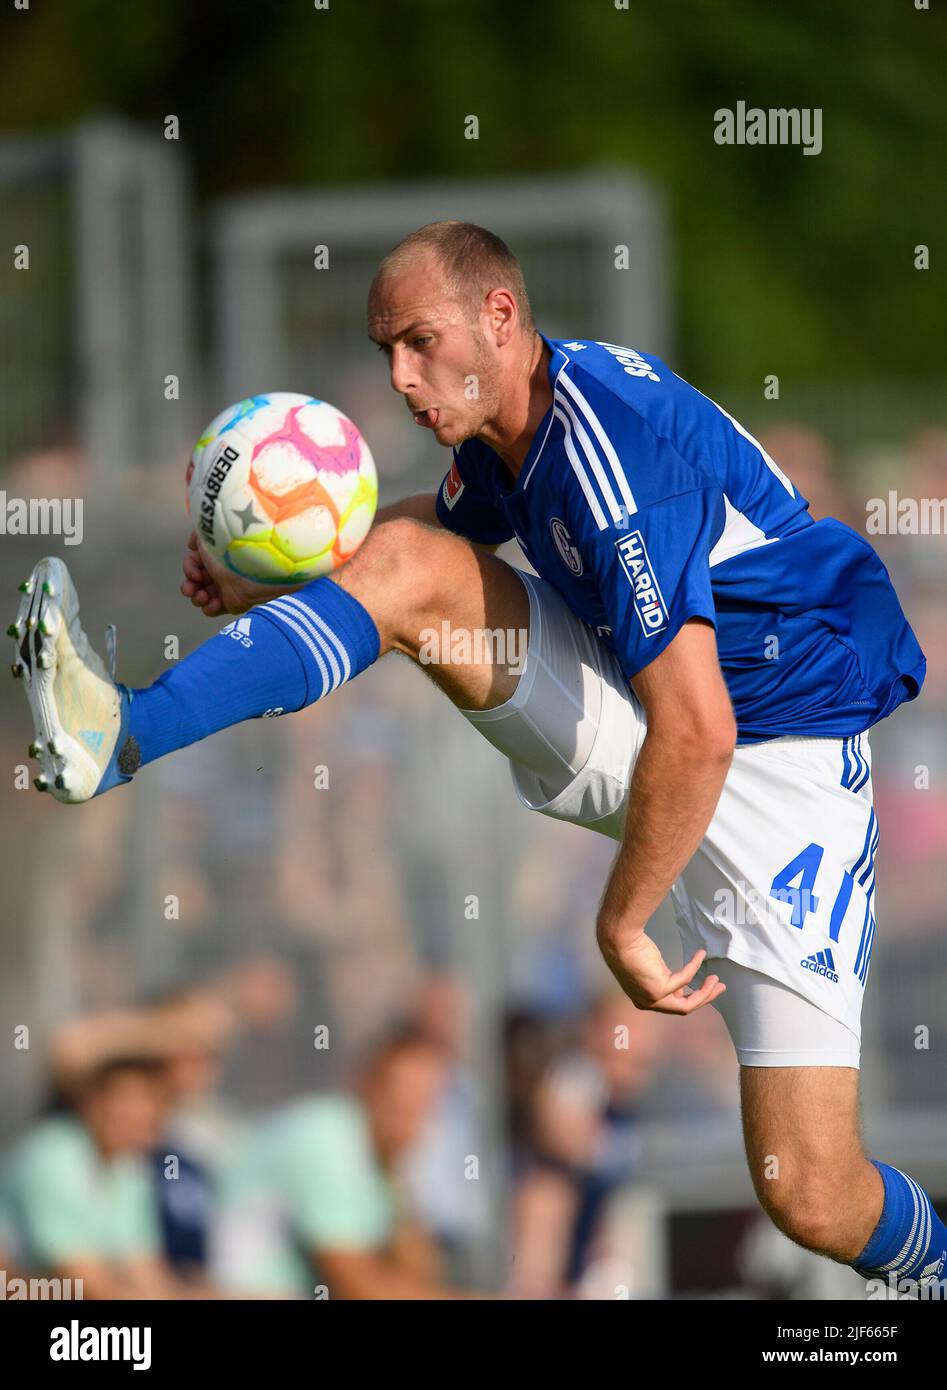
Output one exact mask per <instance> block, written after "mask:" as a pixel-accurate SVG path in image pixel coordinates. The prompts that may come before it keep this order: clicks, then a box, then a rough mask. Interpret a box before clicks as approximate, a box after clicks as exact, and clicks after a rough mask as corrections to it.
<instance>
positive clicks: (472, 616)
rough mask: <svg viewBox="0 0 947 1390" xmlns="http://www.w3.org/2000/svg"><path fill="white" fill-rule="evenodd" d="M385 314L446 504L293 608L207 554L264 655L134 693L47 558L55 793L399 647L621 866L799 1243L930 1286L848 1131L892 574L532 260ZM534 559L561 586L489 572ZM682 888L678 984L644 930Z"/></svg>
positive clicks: (21, 649) (229, 608)
mask: <svg viewBox="0 0 947 1390" xmlns="http://www.w3.org/2000/svg"><path fill="white" fill-rule="evenodd" d="M368 318H369V330H370V336H371V338H372V340H373V341H374V342H375V343H376V344H377V347H378V349H379V350H380V351H381V352H382V353H383V354H384V356H385V359H386V361H387V363H388V367H389V371H390V374H391V384H392V386H393V387H394V389H395V390H396V391H397V392H398V393H399V394H400V395H401V396H402V397H403V398H404V401H405V403H406V405H407V408H408V409H409V410H410V411H411V413H412V414H413V417H414V420H415V421H416V423H417V424H418V425H419V426H421V427H422V428H425V429H429V430H431V431H433V433H434V435H435V438H436V439H437V440H438V442H439V443H440V444H443V445H445V446H447V447H451V448H452V449H453V460H452V463H451V467H450V470H449V472H448V473H447V476H446V478H445V479H444V481H443V484H442V486H441V487H440V489H439V490H438V492H437V493H436V494H426V495H422V496H415V497H411V498H408V499H406V500H404V501H402V502H400V503H398V504H396V505H394V506H391V507H388V508H385V509H384V510H382V511H381V512H380V513H379V515H378V517H377V519H376V523H375V525H374V527H373V529H372V530H371V532H370V533H369V535H368V537H367V539H366V540H365V542H364V543H363V544H362V546H361V548H360V549H359V550H358V552H357V553H356V554H355V555H354V557H353V558H352V559H351V560H349V562H348V563H347V564H346V565H345V566H344V567H343V568H342V569H341V570H340V571H339V572H338V573H337V574H336V575H333V576H332V577H331V578H323V579H318V580H316V581H314V582H311V583H308V584H306V585H304V586H301V587H299V586H297V587H296V588H295V589H294V590H292V591H287V592H286V593H285V594H281V595H280V596H278V597H275V598H274V597H273V596H272V595H273V590H272V589H271V588H267V589H265V590H264V589H262V588H261V587H259V586H255V585H254V584H252V583H249V582H248V581H246V580H243V579H240V578H238V577H237V576H235V575H233V574H231V573H229V572H228V571H226V570H225V569H224V568H223V567H222V566H221V565H220V564H219V563H218V562H217V561H216V560H215V559H214V557H213V556H211V555H210V554H208V553H207V552H206V551H205V550H204V549H203V547H202V546H201V544H200V542H199V541H198V540H197V539H196V538H195V537H194V536H192V537H191V540H190V542H189V547H190V548H189V551H188V553H187V555H186V556H185V561H184V569H185V575H186V579H185V582H184V584H183V585H182V591H183V593H184V594H185V595H186V596H187V597H188V598H190V600H191V602H192V603H193V604H195V605H196V606H197V607H199V608H201V609H203V611H204V612H205V613H206V614H207V615H208V616H210V617H214V616H216V615H218V614H220V613H224V612H227V613H233V614H236V613H248V614H249V616H250V624H251V626H250V636H251V641H250V642H246V641H244V642H235V641H232V640H230V638H229V636H228V635H227V631H228V630H227V628H226V627H225V628H224V629H223V630H222V632H221V633H218V634H217V635H216V636H214V637H212V638H211V639H210V640H209V641H208V642H206V643H204V644H203V645H202V646H200V647H199V648H198V649H197V650H196V651H194V652H192V653H191V654H190V655H189V656H187V657H185V658H184V659H183V660H182V661H181V662H180V663H178V664H177V665H176V666H175V667H174V668H173V669H172V670H170V671H168V672H166V673H165V674H164V675H162V676H161V677H160V678H159V679H158V680H157V681H155V683H154V684H153V685H151V686H149V687H148V688H146V689H140V690H139V689H135V690H129V689H127V688H126V687H124V686H122V685H119V684H116V683H115V682H114V680H113V679H112V677H111V675H110V673H109V672H108V671H107V670H106V668H105V666H104V665H103V663H102V662H101V660H100V659H99V657H98V656H97V655H96V654H95V653H94V652H93V651H92V650H91V649H90V647H89V644H88V641H87V639H86V637H85V635H84V633H83V632H82V629H81V627H80V625H79V620H78V601H77V598H76V594H75V589H74V587H73V585H72V582H71V580H70V578H69V575H68V572H67V571H66V568H65V566H64V565H63V564H62V562H61V561H58V560H44V561H42V562H40V564H39V565H37V566H36V568H35V569H34V571H33V574H32V576H31V578H30V580H28V581H27V583H26V585H25V586H24V587H25V590H26V592H25V593H24V597H23V599H22V602H21V605H20V610H19V614H18V617H17V620H16V623H15V624H14V626H13V635H14V636H15V639H16V646H17V658H16V665H15V668H14V669H15V671H16V672H17V673H18V674H19V675H20V676H21V677H22V678H23V680H24V684H25V687H26V691H27V693H28V696H29V700H30V704H31V708H32V711H33V717H34V724H35V728H36V742H35V743H34V744H33V745H31V751H33V752H34V753H35V754H36V755H37V756H38V757H39V760H40V765H41V768H42V773H43V775H42V777H41V778H39V779H38V782H39V785H40V786H41V787H44V786H45V787H49V788H50V790H52V791H53V794H54V795H55V796H57V797H58V798H59V799H60V800H62V801H72V802H78V801H84V800H87V799H89V798H90V797H92V796H94V795H98V794H100V793H102V792H104V791H108V790H109V789H111V788H113V787H115V786H117V785H119V784H121V783H122V782H125V781H128V780H129V778H130V777H131V776H132V775H133V774H134V773H135V772H136V771H137V770H138V769H139V768H140V767H142V766H144V764H145V763H148V762H151V761H153V760H154V759H156V758H158V757H161V756H162V755H163V754H165V753H167V752H169V751H171V750H172V749H175V748H181V747H183V746H185V745H186V744H189V743H193V742H194V741H196V740H198V739H203V738H206V737H208V736H209V735H210V734H213V733H214V732H215V731H216V730H219V729H222V728H225V727H226V726H228V725H230V724H233V723H236V722H238V721H240V720H243V719H248V718H252V717H259V716H263V715H274V714H282V713H288V712H290V711H293V710H298V709H301V708H302V707H304V706H305V705H308V704H310V703H312V702H313V701H315V700H318V699H321V698H323V697H325V696H326V695H328V694H329V693H330V692H331V691H333V690H335V689H336V688H337V687H338V686H340V685H342V684H343V683H344V682H345V681H347V680H350V679H352V678H353V677H355V676H356V675H358V674H359V672H360V671H362V670H363V669H364V668H365V667H366V666H368V665H370V664H371V663H372V662H374V661H376V660H377V659H378V657H379V656H381V655H383V654H384V653H386V652H388V651H393V650H394V651H400V652H403V653H406V654H407V655H408V656H409V657H411V658H413V659H414V660H415V661H416V662H418V663H419V664H422V665H424V667H425V669H426V670H427V672H428V674H429V675H430V676H431V677H432V678H433V680H434V681H435V682H436V683H437V684H438V685H439V686H440V688H441V689H442V690H443V691H444V693H445V694H446V695H447V696H448V698H449V699H450V700H451V701H452V702H453V703H454V704H455V705H456V706H457V707H458V708H459V710H460V712H461V713H462V714H463V716H464V718H466V719H467V720H469V721H470V723H472V724H473V725H474V726H475V727H476V728H477V729H479V731H480V732H481V733H482V734H483V736H484V737H485V738H486V739H488V740H489V742H490V743H492V744H493V745H494V746H495V747H496V748H497V749H498V750H499V751H500V752H501V753H503V754H504V755H505V756H506V757H507V758H508V759H509V760H510V763H511V766H512V772H513V779H514V783H515V786H516V790H517V793H518V795H519V797H520V799H521V801H523V802H524V803H525V804H526V805H527V806H528V807H531V808H532V809H534V810H538V811H541V812H543V813H544V814H546V815H549V816H552V817H555V818H557V819H560V820H565V821H571V822H573V823H576V824H579V825H584V826H588V827H589V828H591V829H594V830H597V831H599V832H600V833H602V834H605V835H608V836H611V837H612V838H614V839H615V840H617V841H618V851H617V854H616V856H615V860H614V862H613V865H612V868H611V871H610V873H609V876H608V881H607V883H606V885H605V888H604V894H603V897H602V901H601V906H600V908H599V911H598V915H597V920H596V932H597V940H598V943H599V945H600V947H601V950H602V953H603V955H604V957H605V960H606V962H607V964H608V966H609V967H610V969H611V971H612V972H613V974H614V975H615V976H616V978H617V979H618V981H619V982H620V984H621V985H622V987H623V988H624V990H625V992H626V993H627V994H628V995H629V997H630V998H631V999H632V1000H633V1002H634V1003H635V1005H636V1006H637V1007H638V1008H639V1009H643V1010H651V1011H654V1012H659V1013H669V1014H676V1015H680V1016H686V1015H688V1014H691V1013H693V1012H694V1011H695V1010H696V1009H698V1008H701V1007H703V1006H704V1005H705V1004H708V1003H712V1004H714V1005H715V1007H716V1008H717V1009H718V1010H719V1012H720V1013H721V1014H722V1015H723V1018H724V1021H725V1023H726V1026H727V1028H728V1030H729V1033H730V1036H731V1038H732V1040H733V1043H734V1046H735V1048H736V1052H737V1056H738V1059H739V1061H740V1064H741V1071H740V1076H741V1099H742V1113H743V1125H744V1132H745V1140H746V1151H747V1156H748V1161H749V1167H750V1172H751V1174H752V1178H753V1182H754V1185H755V1189H756V1193H757V1196H758V1198H759V1200H760V1203H761V1205H762V1206H763V1208H764V1209H765V1211H766V1212H767V1213H768V1214H769V1215H770V1217H771V1218H772V1220H773V1221H774V1222H775V1223H776V1225H777V1226H778V1227H779V1228H780V1230H782V1231H784V1232H785V1233H786V1234H787V1235H788V1236H790V1237H791V1238H792V1239H793V1240H795V1241H796V1242H798V1243H799V1244H801V1245H803V1246H805V1247H807V1248H808V1249H811V1250H815V1251H819V1252H821V1253H822V1254H824V1255H827V1256H829V1257H831V1258H832V1259H834V1260H837V1261H839V1262H841V1263H846V1264H850V1265H851V1266H853V1267H854V1268H855V1269H856V1270H857V1271H858V1272H859V1273H860V1274H862V1275H863V1276H864V1277H865V1278H871V1277H879V1278H883V1277H884V1276H885V1275H888V1274H891V1275H896V1276H897V1277H899V1278H903V1277H912V1278H914V1279H916V1280H918V1281H919V1282H920V1281H922V1280H928V1281H929V1280H931V1279H932V1278H933V1277H935V1276H936V1275H937V1274H939V1273H940V1271H941V1269H942V1268H943V1266H944V1263H945V1260H947V1229H945V1227H944V1225H943V1224H942V1222H941V1221H940V1219H939V1218H938V1216H937V1214H936V1213H935V1212H934V1210H933V1207H932V1205H931V1202H930V1199H929V1197H928V1196H927V1194H926V1193H925V1192H924V1190H923V1189H922V1188H921V1187H920V1185H919V1184H918V1183H917V1182H915V1181H914V1179H913V1178H911V1177H909V1176H908V1175H906V1174H905V1173H902V1172H901V1171H900V1170H899V1169H897V1168H894V1167H892V1166H891V1165H889V1164H887V1163H883V1162H880V1161H878V1160H875V1159H869V1158H868V1157H867V1156H866V1154H865V1151H864V1149H863V1146H862V1142H861V1138H860V1133H859V1102H858V1080H859V1074H858V1066H859V1048H860V1011H861V1002H862V996H863V993H864V989H865V983H866V980H867V976H868V969H869V963H870V960H871V953H872V945H873V941H874V933H875V919H874V914H873V895H874V886H875V883H874V860H875V853H876V851H877V847H878V827H877V821H876V817H875V813H874V811H873V809H872V798H871V761H870V759H871V755H870V750H869V744H868V732H867V731H868V729H869V727H870V726H871V725H873V724H875V723H877V722H878V721H879V720H880V719H883V718H885V717H886V716H887V715H889V714H890V713H891V712H892V711H893V710H894V709H896V708H897V706H898V705H900V704H901V703H902V702H904V701H906V700H911V699H914V698H915V697H916V696H917V694H918V693H919V691H920V688H921V684H922V682H923V679H924V672H925V661H924V656H923V654H922V652H921V650H920V648H919V646H918V644H917V641H916V640H915V637H914V634H913V633H912V631H911V628H910V627H909V625H908V623H907V621H906V619H905V617H904V614H903V613H902V610H901V607H900V604H899V602H898V599H897V595H896V594H895V592H894V589H893V587H892V585H891V582H890V580H889V578H888V574H887V572H886V570H885V568H884V566H883V565H882V564H881V562H880V560H879V559H878V557H877V556H876V555H875V553H874V551H873V550H872V548H871V546H870V545H869V544H868V543H867V542H866V541H865V540H863V539H862V538H861V537H860V536H858V535H856V534H855V532H854V531H852V530H850V529H849V528H848V527H846V526H844V525H842V524H841V523H840V522H838V521H835V520H831V519H825V520H821V521H817V522H816V521H813V519H812V517H811V516H810V515H809V514H808V503H807V502H806V500H805V498H803V497H801V496H800V495H799V493H798V492H797V491H796V489H795V488H794V486H793V484H792V482H791V481H790V479H789V478H788V477H786V475H785V474H784V473H783V472H782V470H781V469H780V468H779V466H778V464H777V463H776V462H775V461H774V460H773V459H772V458H770V457H769V455H768V454H767V453H766V452H765V450H764V449H762V448H761V447H760V445H759V444H758V443H757V442H756V440H754V439H753V438H752V436H751V435H749V434H748V433H747V431H746V430H745V429H744V428H743V427H742V426H741V425H739V424H738V423H737V422H736V421H735V420H734V419H733V418H732V417H731V416H730V415H728V414H727V412H726V411H725V410H723V409H722V408H721V407H719V406H717V405H716V404H715V403H714V402H713V401H711V400H709V399H708V398H707V397H706V396H704V395H702V394H701V393H700V392H699V391H697V390H695V389H694V388H693V387H691V386H689V385H688V384H687V383H686V382H684V381H683V380H681V378H680V377H678V376H676V375H675V373H674V372H673V371H671V369H670V368H669V367H668V366H666V365H665V364H664V363H663V362H661V361H659V360H658V359H657V358H656V357H654V356H653V355H652V354H650V353H642V352H639V351H637V350H634V349H631V348H625V347H621V346H618V345H615V344H611V343H600V342H595V341H592V340H580V341H574V340H571V339H566V340H562V341H552V340H550V339H548V338H546V337H545V336H544V335H542V334H541V333H539V332H537V330H536V329H535V327H534V325H533V320H532V315H531V311H530V305H529V300H528V298H527V294H526V289H525V286H524V283H523V277H522V273H521V271H520V267H519V264H518V263H517V261H516V259H515V258H514V256H513V255H512V254H511V252H510V251H509V249H508V248H507V246H506V245H505V243H504V242H502V241H501V240H500V239H499V238H498V237H496V236H494V235H493V234H491V233H490V232H488V231H485V230H484V229H482V228H478V227H475V226H472V225H470V224H466V223H459V222H444V223H434V224H431V225H429V226H427V227H423V228H421V229H420V230H419V231H417V232H414V233H413V234H412V235H410V236H408V237H407V238H406V239H405V240H404V241H402V242H401V243H400V244H399V245H398V246H397V247H395V249H394V250H393V251H392V252H391V253H390V254H389V255H388V256H387V257H386V258H385V260H384V261H383V262H382V264H381V266H380V268H379V270H378V272H377V274H376V276H375V279H374V281H373V283H372V286H371V290H370V295H369V305H368ZM514 536H515V537H516V539H517V540H518V541H519V543H520V545H521V547H522V549H523V552H524V554H525V555H526V556H527V558H528V560H529V561H530V563H531V564H532V566H533V567H534V569H535V570H536V571H537V573H538V575H539V576H540V577H535V576H533V575H530V574H526V573H521V572H519V571H518V570H516V569H514V568H512V567H511V566H510V565H508V564H506V563H505V562H503V561H502V560H500V559H499V558H498V557H497V556H495V555H494V554H492V553H490V552H491V550H492V549H493V548H495V547H497V546H498V545H499V544H502V543H503V542H505V541H508V540H510V539H511V538H512V537H514ZM445 625H446V627H445ZM432 631H433V632H434V633H437V634H439V633H443V632H445V631H448V632H450V633H455V634H457V633H459V634H467V635H468V636H471V635H472V636H473V637H476V635H477V634H478V633H479V634H481V635H483V634H494V635H495V634H497V633H498V632H500V633H504V634H512V635H513V637H514V638H515V635H516V634H517V633H520V632H522V633H528V646H527V649H526V661H525V665H524V666H522V667H520V664H519V663H518V662H517V663H506V664H504V662H502V661H500V660H497V659H495V658H494V652H495V651H496V648H497V644H496V643H495V642H489V641H480V642H479V643H478V642H476V641H475V640H471V641H470V643H469V653H468V654H469V656H470V659H469V660H466V661H463V662H454V661H452V659H451V656H452V652H453V644H451V650H448V651H446V652H445V651H443V650H440V649H438V646H437V643H432V642H431V637H430V634H431V633H432ZM512 645H513V646H514V647H515V645H516V644H515V641H514V642H513V643H512ZM668 893H670V894H671V895H672V898H673V901H674V905H675V908H676V914H677V919H678V923H679V927H680V932H681V937H682V942H683V946H684V956H685V960H686V963H685V964H684V966H683V967H682V968H681V969H679V970H672V969H671V968H670V967H669V966H668V965H667V964H666V962H665V961H664V959H663V958H662V955H661V953H660V951H659V950H658V948H657V946H656V945H655V943H654V942H653V941H652V940H651V938H650V937H649V936H648V935H647V932H646V927H647V924H648V920H649V918H650V917H651V916H652V914H653V913H654V911H655V910H656V908H657V907H658V905H659V904H660V903H661V901H662V900H663V899H664V898H665V896H666V895H667V894H668ZM710 967H712V973H710ZM691 986H693V988H690V990H689V987H691Z"/></svg>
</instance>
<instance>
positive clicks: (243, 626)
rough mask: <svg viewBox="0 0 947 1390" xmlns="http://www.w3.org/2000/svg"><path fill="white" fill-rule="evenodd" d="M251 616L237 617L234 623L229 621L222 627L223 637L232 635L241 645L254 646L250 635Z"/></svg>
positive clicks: (221, 633)
mask: <svg viewBox="0 0 947 1390" xmlns="http://www.w3.org/2000/svg"><path fill="white" fill-rule="evenodd" d="M251 621H252V619H250V618H237V619H236V620H235V621H234V622H232V623H227V624H226V626H225V627H222V628H221V629H220V636H221V637H232V638H233V640H234V641H235V642H239V643H240V645H241V647H252V646H253V639H252V638H251V636H250V623H251Z"/></svg>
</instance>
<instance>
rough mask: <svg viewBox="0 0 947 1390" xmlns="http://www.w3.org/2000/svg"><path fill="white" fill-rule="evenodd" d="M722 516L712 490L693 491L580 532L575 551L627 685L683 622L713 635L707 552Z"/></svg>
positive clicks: (719, 496) (718, 495)
mask: <svg viewBox="0 0 947 1390" xmlns="http://www.w3.org/2000/svg"><path fill="white" fill-rule="evenodd" d="M722 511H723V499H722V494H721V493H720V491H719V489H717V488H714V487H705V488H696V489H694V490H692V491H690V492H687V493H683V494H679V495H678V496H675V497H669V498H665V499H663V500H661V501H657V502H654V503H652V504H651V505H650V506H647V507H645V508H643V509H642V510H641V511H638V512H635V513H633V514H631V515H630V516H629V517H628V518H627V521H626V523H625V525H623V526H619V527H611V528H607V529H604V530H601V531H597V532H590V531H589V532H587V533H586V536H585V538H584V540H583V542H582V544H581V545H580V552H581V553H582V555H583V560H584V562H585V564H586V565H587V567H588V568H589V569H590V570H591V572H592V573H593V575H594V577H595V580H596V584H597V587H598V591H599V597H600V599H601V603H602V606H603V608H604V609H605V613H606V616H607V620H608V623H609V625H610V627H611V630H612V641H613V643H614V646H615V650H616V651H617V653H618V658H619V661H620V663H621V667H622V670H623V672H624V674H625V675H626V676H627V677H628V679H629V680H631V678H632V677H633V676H636V675H637V674H638V672H639V671H643V670H644V668H645V667H646V666H648V665H649V664H650V663H651V662H652V661H653V660H654V658H655V657H656V656H659V655H660V654H661V652H663V651H664V649H665V647H667V646H668V645H669V644H670V643H671V642H672V641H673V640H674V638H675V637H676V636H677V634H678V632H680V630H681V628H682V627H683V626H684V624H685V623H686V622H687V621H688V620H689V619H690V618H705V619H706V620H707V621H708V622H710V623H712V624H713V625H714V627H715V628H716V626H717V623H716V610H715V606H714V599H713V592H712V589H711V583H710V551H711V549H712V548H713V545H714V543H715V540H716V538H717V536H718V535H719V532H720V524H721V523H720V518H721V514H722Z"/></svg>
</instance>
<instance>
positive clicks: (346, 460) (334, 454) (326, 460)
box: [251, 405, 361, 474]
mask: <svg viewBox="0 0 947 1390" xmlns="http://www.w3.org/2000/svg"><path fill="white" fill-rule="evenodd" d="M305 408H306V407H305V405H294V406H292V407H291V408H290V410H289V413H288V414H287V416H286V419H285V420H284V421H283V423H282V425H281V426H280V428H279V429H278V430H274V431H273V433H272V434H268V435H267V436H266V438H265V439H261V440H260V441H259V442H258V443H257V444H255V445H254V448H253V459H255V458H256V456H257V454H258V453H259V452H260V450H261V449H267V448H269V446H270V445H271V444H291V445H292V447H293V448H294V449H295V450H296V451H297V452H298V453H300V454H302V456H303V458H304V459H306V460H307V461H308V462H309V463H311V464H312V466H313V468H317V469H321V470H322V471H324V472H326V473H339V474H342V473H351V472H353V471H355V470H357V469H358V464H359V458H360V456H361V436H360V435H359V432H358V430H357V429H356V428H355V426H354V425H353V424H352V423H351V421H350V420H346V419H345V417H344V416H340V423H341V425H342V433H343V435H344V436H345V443H344V444H317V443H316V441H315V440H314V439H310V437H309V435H308V434H305V433H304V432H303V429H302V427H301V425H300V424H299V421H298V420H297V419H296V416H297V415H298V414H299V412H300V411H301V410H305ZM251 462H252V459H251Z"/></svg>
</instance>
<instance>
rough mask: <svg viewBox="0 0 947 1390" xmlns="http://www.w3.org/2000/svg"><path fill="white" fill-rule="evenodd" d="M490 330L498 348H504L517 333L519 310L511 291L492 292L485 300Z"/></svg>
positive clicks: (499, 290)
mask: <svg viewBox="0 0 947 1390" xmlns="http://www.w3.org/2000/svg"><path fill="white" fill-rule="evenodd" d="M484 307H485V309H486V311H487V315H488V319H489V323H490V328H491V330H492V333H493V337H494V341H495V342H496V345H497V347H504V346H505V345H506V344H507V343H508V342H509V341H510V339H511V338H512V336H513V334H514V333H515V332H516V328H517V325H518V323H519V310H518V308H517V304H516V298H515V296H514V295H512V294H511V293H510V291H509V290H504V289H498V290H491V291H490V293H489V294H488V295H487V297H486V299H485V300H484Z"/></svg>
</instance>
